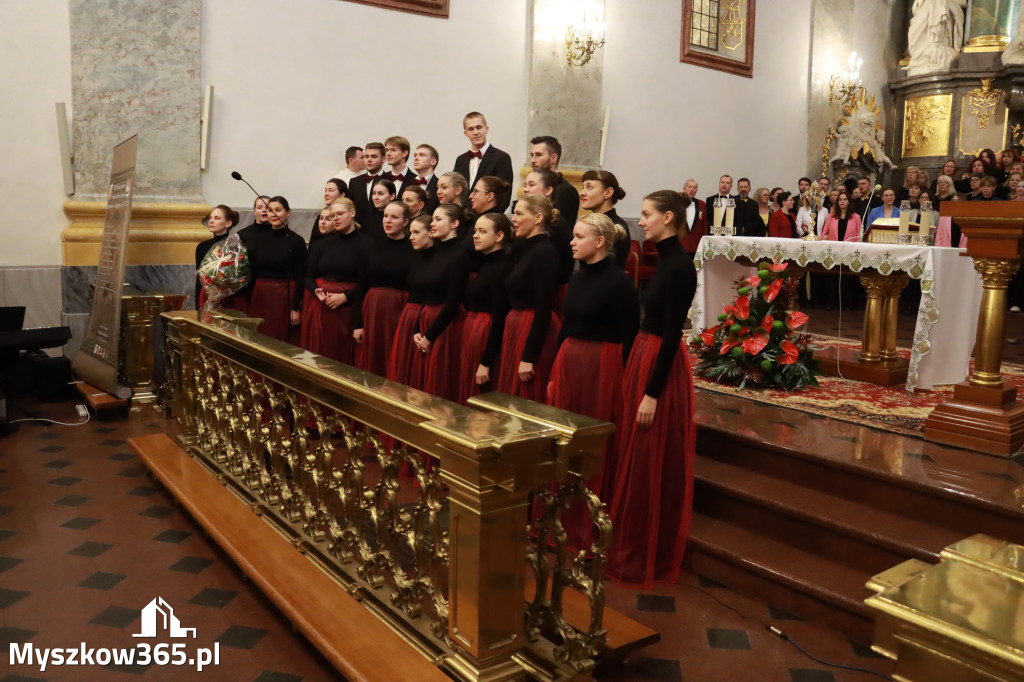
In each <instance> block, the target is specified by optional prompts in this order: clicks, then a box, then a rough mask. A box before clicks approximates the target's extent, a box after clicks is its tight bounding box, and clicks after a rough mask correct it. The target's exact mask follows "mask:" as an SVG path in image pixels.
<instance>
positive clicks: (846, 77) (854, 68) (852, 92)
mask: <svg viewBox="0 0 1024 682" xmlns="http://www.w3.org/2000/svg"><path fill="white" fill-rule="evenodd" d="M863 63H864V60H863V59H858V58H857V53H856V52H851V53H850V59H849V61H848V62H847V67H846V72H845V73H835V74H832V77H831V78H829V80H828V101H829V103H830V104H839V105H843V104H847V103H848V102H850V101H852V100H853V99H854V98H856V96H857V91H858V90H860V87H861V82H862V81H861V77H860V65H861V64H863Z"/></svg>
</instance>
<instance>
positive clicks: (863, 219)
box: [246, 183, 882, 242]
mask: <svg viewBox="0 0 1024 682" xmlns="http://www.w3.org/2000/svg"><path fill="white" fill-rule="evenodd" d="M246 184H248V183H246ZM880 189H882V186H881V185H875V186H874V187H872V188H871V194H869V195H868V203H867V204H866V205H865V206H864V215H862V216H861V217H860V237H859V238H858V239H857V241H859V242H862V241H864V225H865V224H866V223H867V222H868V212H870V211H871V199H873V198H874V196H875V192H877V191H878V190H880ZM253 191H255V190H253Z"/></svg>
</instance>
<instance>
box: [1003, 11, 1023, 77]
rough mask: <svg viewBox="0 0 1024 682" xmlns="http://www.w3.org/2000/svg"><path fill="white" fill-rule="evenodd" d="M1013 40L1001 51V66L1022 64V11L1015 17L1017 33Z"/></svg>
mask: <svg viewBox="0 0 1024 682" xmlns="http://www.w3.org/2000/svg"><path fill="white" fill-rule="evenodd" d="M1013 35H1014V39H1013V40H1011V41H1010V44H1009V45H1007V46H1006V49H1005V50H1003V65H1004V66H1009V65H1010V64H1024V11H1022V12H1021V13H1020V16H1019V17H1017V31H1016V32H1015V33H1014V34H1013Z"/></svg>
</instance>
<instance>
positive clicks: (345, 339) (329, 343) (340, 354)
mask: <svg viewBox="0 0 1024 682" xmlns="http://www.w3.org/2000/svg"><path fill="white" fill-rule="evenodd" d="M316 283H317V286H319V287H320V288H321V289H323V290H324V291H326V292H327V293H329V294H349V295H350V296H351V295H352V292H353V291H355V290H356V286H357V285H356V283H355V282H328V281H326V280H324V279H318V280H317V281H316ZM306 293H307V294H309V298H310V299H311V300H307V301H304V302H303V304H302V317H303V320H302V334H303V337H304V343H303V344H302V347H303V348H305V349H306V350H309V351H312V352H314V353H316V354H318V355H323V356H324V357H328V358H331V359H332V360H337V361H338V362H344V363H345V364H346V365H354V364H355V361H356V344H355V341H354V340H353V339H352V312H353V306H352V305H351V304H350V303H345V305H341V306H338V307H337V308H333V309H332V308H329V307H328V306H327V304H326V303H324V302H323V301H321V300H320V299H318V298H317V297H316V295H315V294H313V293H311V292H310V291H309V290H308V289H307V290H306ZM308 308H311V309H312V310H308V311H307V309H308Z"/></svg>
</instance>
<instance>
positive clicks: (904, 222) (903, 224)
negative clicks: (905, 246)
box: [900, 210, 910, 234]
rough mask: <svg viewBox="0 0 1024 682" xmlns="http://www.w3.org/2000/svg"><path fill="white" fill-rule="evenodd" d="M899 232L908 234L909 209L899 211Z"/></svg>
mask: <svg viewBox="0 0 1024 682" xmlns="http://www.w3.org/2000/svg"><path fill="white" fill-rule="evenodd" d="M900 234H910V211H909V210H907V211H903V210H901V211H900Z"/></svg>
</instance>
